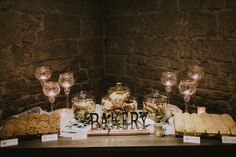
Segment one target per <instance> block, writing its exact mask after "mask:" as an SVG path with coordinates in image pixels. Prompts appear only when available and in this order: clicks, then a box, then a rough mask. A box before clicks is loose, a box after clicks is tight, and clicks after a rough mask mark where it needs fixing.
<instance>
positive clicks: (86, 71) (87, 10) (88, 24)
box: [0, 0, 236, 119]
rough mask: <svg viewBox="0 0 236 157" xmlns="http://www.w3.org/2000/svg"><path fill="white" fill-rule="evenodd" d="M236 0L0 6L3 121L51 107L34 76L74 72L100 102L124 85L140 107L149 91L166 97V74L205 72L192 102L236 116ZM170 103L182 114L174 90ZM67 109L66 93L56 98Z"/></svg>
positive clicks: (29, 1)
mask: <svg viewBox="0 0 236 157" xmlns="http://www.w3.org/2000/svg"><path fill="white" fill-rule="evenodd" d="M235 2H236V1H235V0H40V1H39V0H37V1H36V0H21V1H20V0H1V1H0V119H4V118H6V117H7V116H9V115H12V114H15V113H18V112H21V111H24V110H26V109H28V108H31V107H34V106H41V107H43V108H46V109H48V108H49V103H48V101H47V97H46V96H44V95H43V94H42V90H41V86H40V84H39V81H38V80H36V79H35V77H34V70H35V67H36V66H39V65H49V66H51V68H52V71H53V76H52V80H57V79H58V76H59V73H61V72H66V71H72V72H74V74H75V77H76V83H75V85H74V87H73V88H72V92H71V96H73V95H74V94H76V93H77V92H79V91H80V90H81V89H85V90H88V91H90V92H91V93H92V94H93V95H94V96H95V97H96V99H97V102H98V103H99V102H100V98H101V96H102V95H103V94H105V92H106V90H105V89H107V88H108V87H110V86H112V85H114V84H115V82H117V81H121V82H123V83H125V84H127V85H128V86H129V87H130V88H131V90H132V91H133V93H134V95H135V96H137V98H138V100H139V107H140V108H141V107H142V100H143V96H144V95H145V94H146V93H149V92H150V90H151V89H152V88H157V89H159V90H160V91H162V92H164V87H163V86H162V85H161V83H160V77H161V73H162V72H163V71H175V72H177V73H178V83H179V81H180V80H181V79H184V78H186V70H187V67H188V66H189V65H192V64H200V65H202V66H204V68H205V78H204V79H203V80H202V82H201V83H200V84H199V88H198V90H197V93H196V94H194V96H193V98H192V99H191V104H193V103H194V104H196V105H206V106H207V108H208V111H209V112H217V113H223V112H227V113H230V114H231V115H233V116H234V117H235V118H236V116H235V115H236V87H235V86H236V20H235V19H236V3H235ZM170 102H171V103H172V104H176V105H178V106H179V107H180V108H183V98H182V96H181V95H180V94H179V91H178V88H177V86H175V87H174V88H173V91H172V92H171V96H170ZM64 104H65V96H64V93H63V91H62V92H61V94H60V95H59V96H58V97H57V99H56V106H57V107H58V108H59V107H61V106H63V105H64Z"/></svg>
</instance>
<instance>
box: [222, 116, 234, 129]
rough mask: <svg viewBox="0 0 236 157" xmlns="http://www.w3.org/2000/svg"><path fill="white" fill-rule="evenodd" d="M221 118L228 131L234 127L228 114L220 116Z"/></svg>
mask: <svg viewBox="0 0 236 157" xmlns="http://www.w3.org/2000/svg"><path fill="white" fill-rule="evenodd" d="M221 118H222V120H223V121H224V123H225V124H226V126H227V127H228V128H229V129H231V128H233V127H234V126H235V125H236V124H235V121H234V120H233V118H232V117H231V116H230V115H229V114H222V115H221Z"/></svg>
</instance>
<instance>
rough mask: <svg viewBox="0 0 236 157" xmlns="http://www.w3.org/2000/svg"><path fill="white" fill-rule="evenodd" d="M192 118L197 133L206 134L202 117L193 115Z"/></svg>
mask: <svg viewBox="0 0 236 157" xmlns="http://www.w3.org/2000/svg"><path fill="white" fill-rule="evenodd" d="M191 117H192V120H193V123H194V125H195V127H196V133H198V134H204V133H205V132H206V129H205V127H204V124H203V121H202V119H201V118H200V115H199V114H196V113H193V114H191Z"/></svg>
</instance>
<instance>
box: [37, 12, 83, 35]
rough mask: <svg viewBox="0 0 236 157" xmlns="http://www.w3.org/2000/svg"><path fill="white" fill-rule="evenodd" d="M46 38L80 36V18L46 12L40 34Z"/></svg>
mask: <svg viewBox="0 0 236 157" xmlns="http://www.w3.org/2000/svg"><path fill="white" fill-rule="evenodd" d="M40 35H41V36H40V37H41V38H46V39H68V38H79V37H80V18H79V17H77V16H70V15H60V14H46V15H45V17H44V31H43V32H41V34H40Z"/></svg>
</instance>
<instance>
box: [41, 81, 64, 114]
mask: <svg viewBox="0 0 236 157" xmlns="http://www.w3.org/2000/svg"><path fill="white" fill-rule="evenodd" d="M60 90H61V89H60V85H59V83H58V82H52V81H49V82H44V84H43V93H44V94H45V95H46V96H48V100H49V102H50V103H51V111H53V110H54V105H53V103H54V102H55V97H56V96H57V95H58V94H59V93H60Z"/></svg>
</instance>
